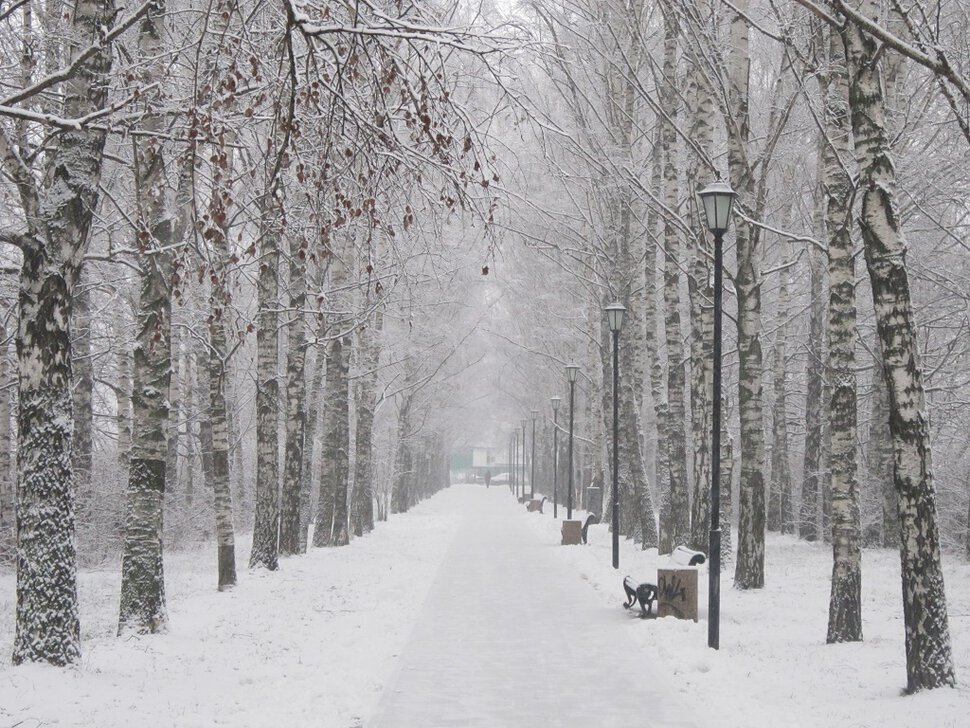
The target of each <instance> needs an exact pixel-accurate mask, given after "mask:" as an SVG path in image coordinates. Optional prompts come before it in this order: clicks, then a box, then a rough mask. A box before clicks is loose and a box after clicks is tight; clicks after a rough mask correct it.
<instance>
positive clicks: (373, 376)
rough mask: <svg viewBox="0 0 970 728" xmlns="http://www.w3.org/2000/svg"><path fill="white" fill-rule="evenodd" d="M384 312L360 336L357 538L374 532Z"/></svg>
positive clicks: (352, 518) (356, 395)
mask: <svg viewBox="0 0 970 728" xmlns="http://www.w3.org/2000/svg"><path fill="white" fill-rule="evenodd" d="M383 327H384V313H383V311H382V310H381V309H380V308H378V309H377V310H376V311H375V312H374V323H373V324H372V325H371V326H368V327H365V328H363V329H362V330H361V331H360V333H359V335H358V341H359V347H360V358H359V363H360V366H359V371H358V376H357V381H356V385H355V387H354V400H355V402H356V407H355V409H356V412H357V431H356V433H355V443H354V444H355V448H356V458H355V460H354V491H353V499H352V501H351V508H350V521H351V527H352V529H353V531H354V535H355V536H363V535H364V534H365V533H369V532H370V531H373V530H374V483H373V480H374V459H373V458H374V443H373V440H374V414H375V408H376V404H377V401H376V400H377V365H378V361H379V359H380V346H381V331H382V329H383Z"/></svg>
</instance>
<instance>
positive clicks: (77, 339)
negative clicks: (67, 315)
mask: <svg viewBox="0 0 970 728" xmlns="http://www.w3.org/2000/svg"><path fill="white" fill-rule="evenodd" d="M87 277H88V276H86V275H84V273H82V274H81V277H80V283H79V285H78V292H77V294H76V295H75V296H74V302H73V303H74V311H73V313H74V323H73V327H74V341H73V342H72V344H71V359H72V362H73V368H72V374H73V378H72V379H73V388H74V450H73V453H72V457H71V467H72V468H73V469H74V478H75V484H76V487H77V491H78V503H79V507H80V508H81V510H82V512H86V511H88V509H89V507H90V503H87V504H86V505H85V504H84V502H85V501H90V499H91V498H92V497H93V494H92V493H91V467H92V465H93V463H94V450H93V448H94V440H93V429H94V404H93V397H94V366H93V364H92V362H91V353H92V352H91V323H92V321H91V296H92V291H91V288H90V285H91V284H90V281H87V280H86V279H87Z"/></svg>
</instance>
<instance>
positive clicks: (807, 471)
mask: <svg viewBox="0 0 970 728" xmlns="http://www.w3.org/2000/svg"><path fill="white" fill-rule="evenodd" d="M808 265H809V276H810V284H809V296H810V299H811V300H810V303H809V324H808V326H809V331H808V369H807V371H806V380H807V384H806V395H805V452H804V458H803V461H802V494H801V501H800V503H799V511H798V535H799V536H800V537H801V538H803V539H805V540H806V541H816V540H818V537H819V530H818V524H819V480H820V478H819V474H820V471H821V469H822V377H823V376H824V368H823V361H824V360H823V354H824V347H823V338H824V334H823V331H824V326H825V323H824V321H825V296H824V286H825V284H824V277H823V270H822V266H823V263H822V261H821V259H820V257H819V256H818V254H817V253H815V252H814V251H812V250H809V253H808Z"/></svg>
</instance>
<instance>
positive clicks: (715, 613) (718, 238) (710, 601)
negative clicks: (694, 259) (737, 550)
mask: <svg viewBox="0 0 970 728" xmlns="http://www.w3.org/2000/svg"><path fill="white" fill-rule="evenodd" d="M697 194H698V196H699V197H700V198H701V202H702V203H703V206H704V216H705V217H706V218H707V227H708V229H710V231H711V232H712V233H713V234H714V382H713V384H714V386H713V392H712V397H713V400H714V401H713V402H712V403H711V536H710V542H709V544H708V549H709V551H710V561H709V562H708V564H709V568H708V588H707V615H708V616H707V646H708V647H710V648H712V649H715V650H716V649H718V648H719V647H720V641H721V634H720V631H721V522H720V521H721V288H722V275H723V272H724V255H723V238H724V233H725V232H727V229H728V225H730V223H731V210H732V208H733V207H734V198H735V197H737V194H736V193H735V192H734V190H732V189H731V187H730V185H728V184H727V183H725V182H712V183H711V184H709V185H708V186H707V187H705V188H704V189H702V190H701V191H700V192H698V193H697Z"/></svg>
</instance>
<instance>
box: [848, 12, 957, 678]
mask: <svg viewBox="0 0 970 728" xmlns="http://www.w3.org/2000/svg"><path fill="white" fill-rule="evenodd" d="M853 7H854V8H855V9H857V10H858V11H859V13H860V14H861V15H863V16H864V17H865V18H868V19H870V20H872V19H875V18H877V17H879V6H878V4H877V3H876V2H875V0H857V2H855V3H854V4H853ZM842 38H843V41H844V43H845V49H846V50H845V52H846V58H847V61H848V69H849V110H850V115H851V120H852V135H853V141H854V144H855V153H856V160H857V162H858V165H859V189H860V190H861V191H862V212H861V215H860V218H859V226H860V228H861V230H862V240H863V246H864V251H865V258H866V267H867V268H868V271H869V282H870V284H871V286H872V299H873V306H874V309H875V314H876V327H877V331H878V334H879V349H880V352H881V355H882V364H883V370H884V372H885V376H886V382H887V384H888V386H889V402H890V418H889V428H890V432H891V433H892V439H893V451H894V453H893V454H894V458H893V461H894V462H893V478H894V481H895V484H896V492H897V493H898V495H899V521H900V559H901V562H902V583H903V584H902V585H903V615H904V621H905V626H906V677H907V681H906V683H907V690H908V691H909V692H916V691H918V690H922V689H925V688H936V687H941V686H953V685H955V683H956V677H955V674H954V670H953V657H952V654H951V648H950V628H949V619H948V617H947V605H946V592H945V589H944V584H943V570H942V566H941V563H940V540H939V530H938V526H937V521H936V492H935V488H934V485H933V471H932V468H931V461H930V434H929V426H928V423H927V419H926V402H925V394H924V391H923V373H922V367H921V366H920V356H919V347H918V338H917V330H916V323H915V319H914V316H913V305H912V301H911V297H910V286H909V276H908V274H907V271H906V265H905V262H904V261H905V250H906V239H905V236H904V235H903V231H902V229H901V227H900V222H899V216H898V214H897V211H896V206H895V190H896V173H895V169H894V167H893V163H892V159H891V157H890V153H889V139H888V138H887V135H886V126H885V124H886V121H885V105H884V102H883V90H882V89H883V85H882V78H881V70H880V55H879V44H878V42H877V40H876V39H875V38H873V37H872V36H871V35H869V34H868V33H866V32H865V31H864V30H862V28H860V26H859V25H858V24H857V23H855V22H849V23H846V24H845V25H844V26H843V28H842Z"/></svg>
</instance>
